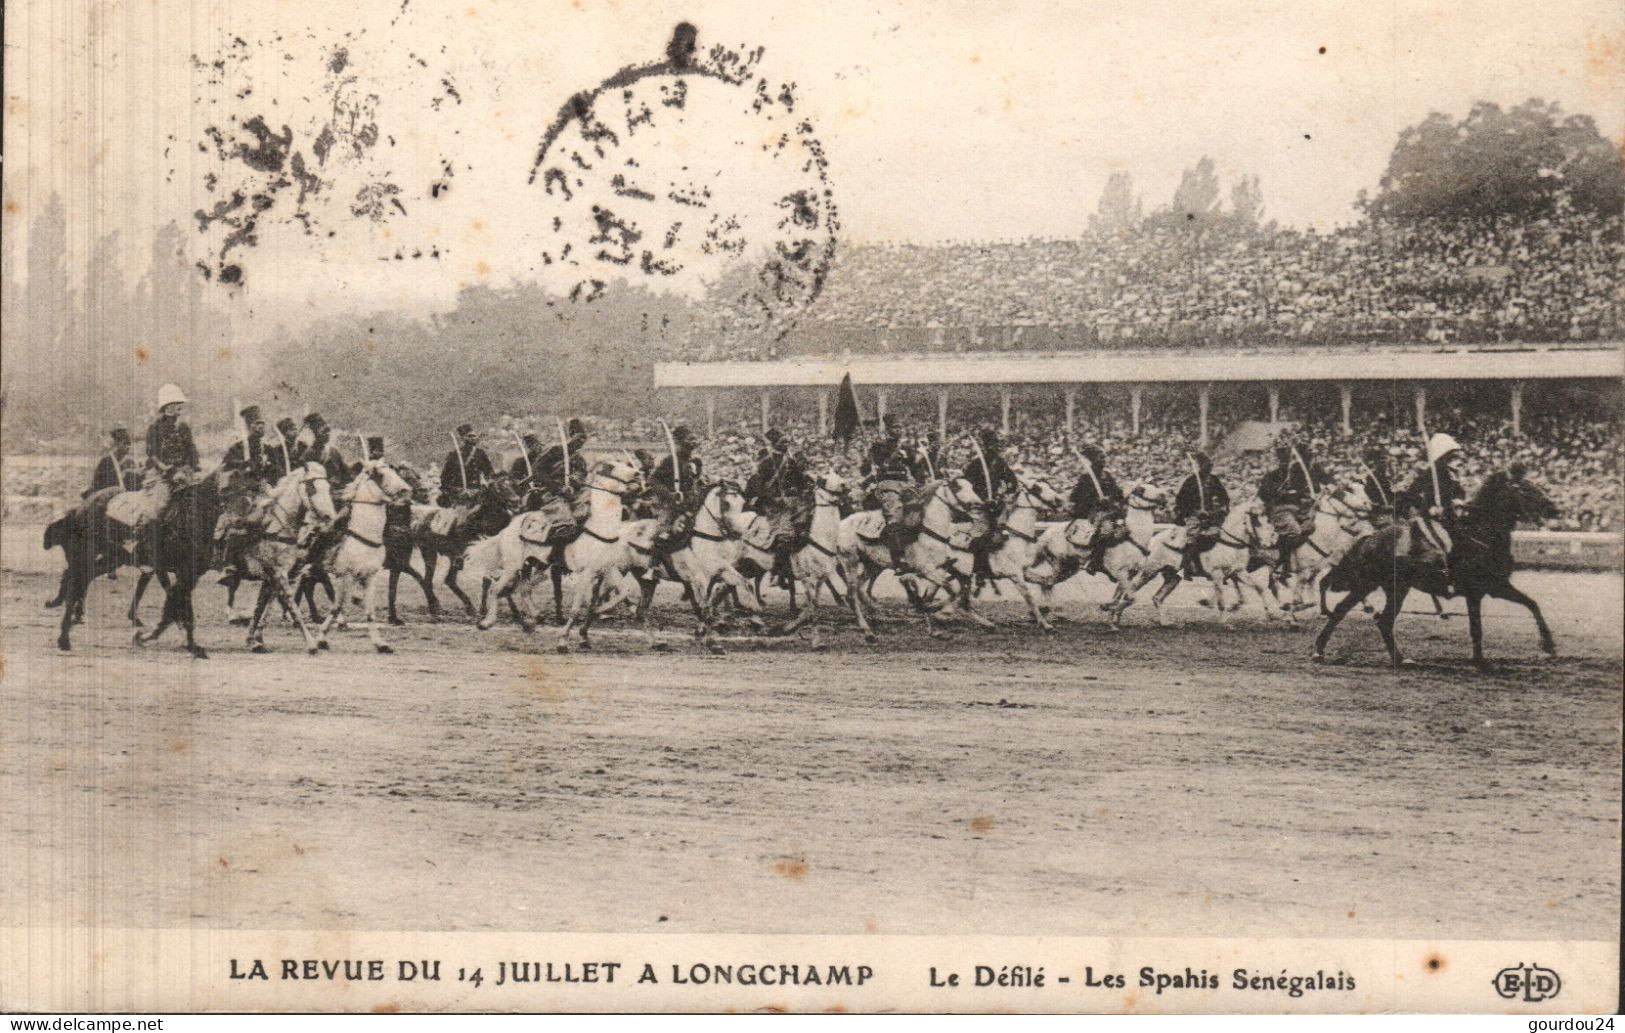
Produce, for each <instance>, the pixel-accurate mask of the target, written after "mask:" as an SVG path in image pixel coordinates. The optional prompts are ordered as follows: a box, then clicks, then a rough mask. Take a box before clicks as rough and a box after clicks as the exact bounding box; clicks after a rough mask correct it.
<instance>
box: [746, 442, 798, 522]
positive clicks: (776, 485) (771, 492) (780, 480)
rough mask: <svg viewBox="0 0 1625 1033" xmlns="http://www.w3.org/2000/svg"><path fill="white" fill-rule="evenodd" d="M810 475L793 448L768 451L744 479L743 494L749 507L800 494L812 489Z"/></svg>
mask: <svg viewBox="0 0 1625 1033" xmlns="http://www.w3.org/2000/svg"><path fill="white" fill-rule="evenodd" d="M812 484H813V482H812V478H811V477H809V476H807V471H806V468H805V467H803V466H802V465H801V459H800V458H799V457H798V456H797V455H796V454H795V453H794V452H786V453H784V454H783V455H779V454H777V453H774V452H769V453H768V454H767V455H765V456H763V457H762V459H761V461H760V462H758V463H757V464H756V472H755V473H753V474H751V477H750V480H749V481H747V482H746V483H745V498H746V500H747V501H748V502H749V504H750V506H751V508H753V509H761V508H762V506H763V505H764V504H766V503H770V502H777V501H779V500H781V499H785V498H799V497H800V496H803V495H806V494H807V493H808V492H810V491H812Z"/></svg>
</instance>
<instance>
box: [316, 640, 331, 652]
mask: <svg viewBox="0 0 1625 1033" xmlns="http://www.w3.org/2000/svg"><path fill="white" fill-rule="evenodd" d="M331 648H332V647H331V646H329V645H328V644H327V639H325V638H324V639H322V640H321V641H320V642H318V643H316V649H331ZM316 649H312V650H311V652H312V653H314V652H316Z"/></svg>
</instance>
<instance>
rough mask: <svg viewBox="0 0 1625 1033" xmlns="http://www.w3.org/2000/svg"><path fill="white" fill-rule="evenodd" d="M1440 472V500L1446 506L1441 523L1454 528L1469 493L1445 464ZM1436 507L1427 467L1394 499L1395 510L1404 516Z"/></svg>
mask: <svg viewBox="0 0 1625 1033" xmlns="http://www.w3.org/2000/svg"><path fill="white" fill-rule="evenodd" d="M1438 471H1439V499H1440V501H1442V502H1443V504H1444V505H1443V506H1442V507H1441V508H1442V512H1441V513H1440V516H1439V522H1440V523H1442V524H1444V525H1445V526H1446V527H1454V526H1455V525H1456V519H1457V517H1459V516H1460V513H1461V504H1462V503H1463V502H1465V501H1467V492H1466V490H1465V489H1464V488H1462V486H1461V483H1460V482H1459V481H1457V480H1456V479H1455V478H1454V477H1452V476H1451V475H1450V471H1449V470H1448V469H1446V468H1445V466H1444V465H1443V464H1440V465H1439V466H1438ZM1434 505H1435V502H1434V497H1433V476H1432V475H1431V474H1429V473H1428V471H1427V468H1426V467H1423V468H1422V472H1421V473H1419V474H1417V475H1416V477H1415V478H1414V479H1413V480H1412V481H1411V483H1409V484H1407V485H1406V486H1405V488H1404V490H1402V491H1401V492H1400V493H1399V494H1398V495H1397V496H1396V497H1395V499H1394V509H1395V511H1396V513H1398V514H1400V515H1402V516H1410V515H1421V514H1424V513H1426V512H1428V510H1430V509H1432V508H1433V507H1434Z"/></svg>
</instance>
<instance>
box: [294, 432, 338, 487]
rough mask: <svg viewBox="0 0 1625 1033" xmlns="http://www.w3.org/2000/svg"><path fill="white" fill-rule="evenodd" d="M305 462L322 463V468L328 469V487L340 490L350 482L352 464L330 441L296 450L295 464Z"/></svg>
mask: <svg viewBox="0 0 1625 1033" xmlns="http://www.w3.org/2000/svg"><path fill="white" fill-rule="evenodd" d="M305 463H320V464H322V469H324V470H326V471H327V480H328V482H329V483H328V487H329V489H330V490H332V491H338V490H339V489H340V488H342V487H344V486H345V485H346V484H349V483H350V466H349V464H348V463H346V462H345V461H344V456H343V455H342V454H340V452H339V450H338V449H336V448H334V447H333V445H332V444H331V443H329V442H325V441H323V442H317V443H316V444H314V445H311V446H309V447H308V448H297V449H295V450H294V456H293V465H294V466H302V465H304V464H305Z"/></svg>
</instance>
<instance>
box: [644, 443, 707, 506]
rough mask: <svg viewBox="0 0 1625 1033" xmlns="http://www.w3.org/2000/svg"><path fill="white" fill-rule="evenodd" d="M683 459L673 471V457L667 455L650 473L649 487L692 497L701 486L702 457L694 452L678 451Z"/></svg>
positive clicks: (678, 455) (678, 454)
mask: <svg viewBox="0 0 1625 1033" xmlns="http://www.w3.org/2000/svg"><path fill="white" fill-rule="evenodd" d="M677 457H678V459H679V460H680V461H681V462H680V465H679V466H678V467H677V468H676V472H675V474H674V473H673V466H672V457H671V456H667V457H666V458H664V459H662V460H661V461H660V462H659V463H658V464H657V465H656V466H655V472H654V473H652V474H650V475H649V487H651V488H654V489H656V490H659V491H664V492H667V493H671V494H676V493H681V494H682V495H683V496H684V497H685V498H689V499H692V498H693V496H694V493H695V491H696V490H697V489H698V488H699V486H700V459H699V457H698V456H696V455H695V454H694V453H692V452H681V451H680V452H678V453H677Z"/></svg>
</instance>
